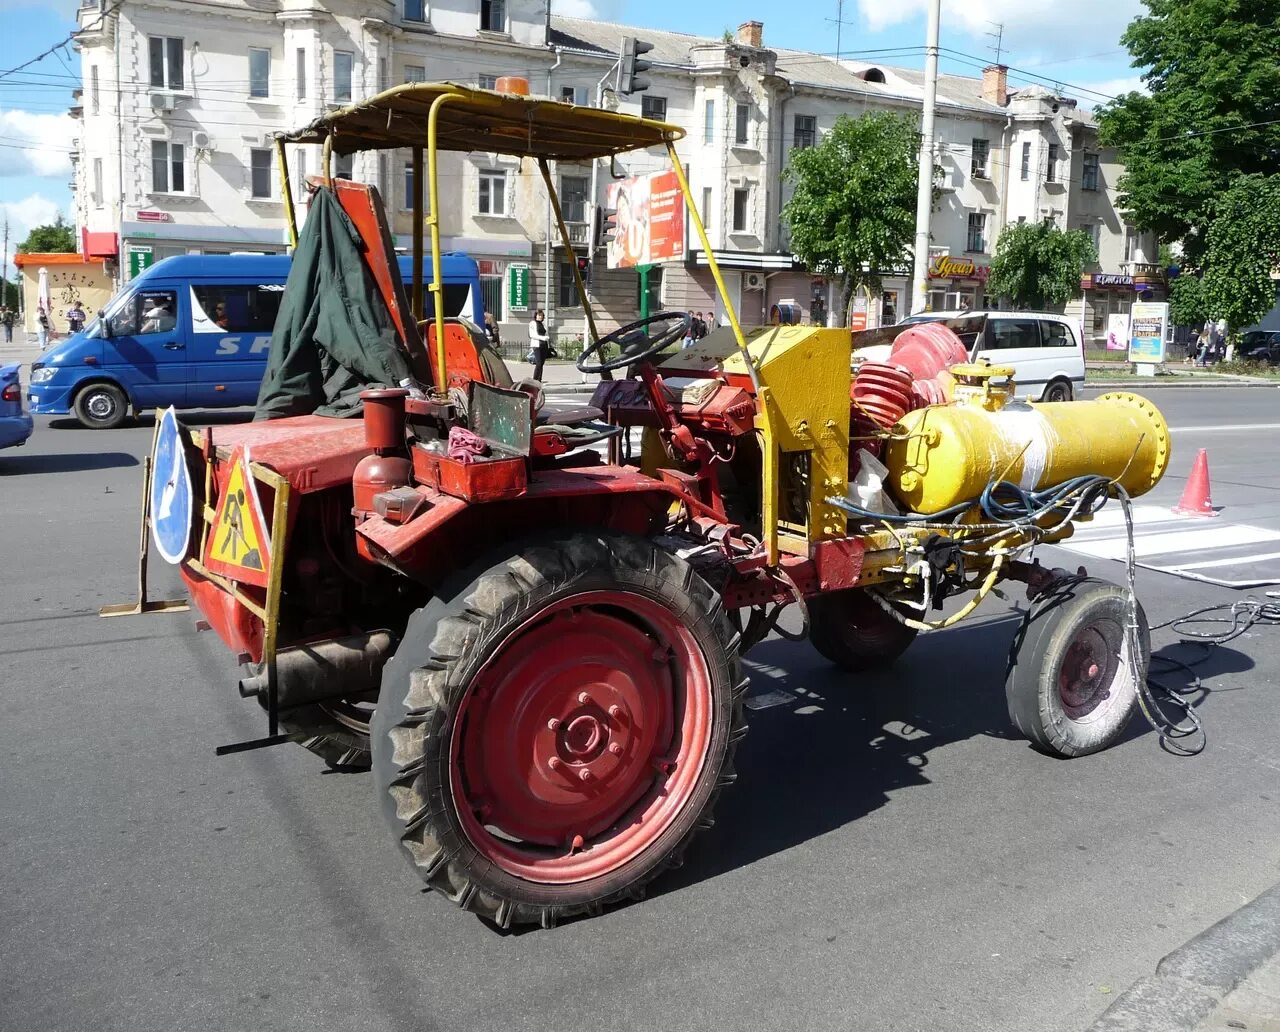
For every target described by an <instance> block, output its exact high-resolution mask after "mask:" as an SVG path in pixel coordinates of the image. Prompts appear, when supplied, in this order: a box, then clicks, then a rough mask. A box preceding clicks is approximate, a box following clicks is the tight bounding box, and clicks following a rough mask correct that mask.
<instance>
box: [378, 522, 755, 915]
mask: <svg viewBox="0 0 1280 1032" xmlns="http://www.w3.org/2000/svg"><path fill="white" fill-rule="evenodd" d="M586 592H606V593H609V595H610V596H614V597H615V598H616V596H617V595H618V594H619V593H621V594H623V595H625V596H627V598H628V599H630V600H631V603H630V605H631V606H634V607H635V609H636V611H639V610H642V609H645V608H646V607H648V610H647V611H649V612H659V611H661V612H662V613H663V614H667V615H669V617H670V618H671V619H673V620H677V621H679V626H680V628H681V632H680V633H681V634H682V636H683V645H682V647H684V648H685V649H686V655H694V658H695V659H697V660H698V662H699V666H698V671H697V674H698V677H697V680H698V683H699V684H700V685H702V688H700V689H698V693H699V698H700V699H705V700H709V703H710V705H709V707H707V712H709V716H708V717H707V719H706V720H705V723H704V725H703V726H704V727H705V728H706V730H705V731H704V732H703V734H702V738H701V741H702V742H704V743H705V745H704V746H703V747H702V748H701V751H700V753H699V756H700V759H699V762H698V763H697V764H684V765H682V766H681V770H685V771H692V772H693V773H687V774H686V775H685V778H686V780H685V781H684V782H683V785H684V787H683V788H682V789H681V793H680V796H679V798H680V799H681V801H680V802H679V803H678V804H670V803H666V802H656V800H665V799H667V798H668V794H667V793H668V787H667V786H669V785H672V784H674V783H675V779H676V778H677V776H678V773H677V772H674V767H671V768H668V767H667V766H666V765H664V764H662V763H660V762H659V763H657V764H656V765H654V764H653V762H652V761H642V762H641V763H640V764H639V765H631V761H630V757H629V756H628V758H627V759H624V760H622V761H619V769H622V768H623V767H624V766H625V767H626V769H628V770H629V771H630V772H631V774H630V775H628V776H631V777H641V778H643V777H644V776H645V775H644V774H639V775H637V774H636V772H637V771H642V772H643V771H649V772H651V773H649V774H648V775H647V777H648V778H649V779H650V780H651V781H652V785H650V786H648V787H646V788H645V789H644V792H645V795H644V796H642V797H640V798H644V799H650V800H654V801H655V802H652V803H650V804H647V805H654V806H667V807H671V809H669V810H668V811H667V812H668V813H669V815H670V816H668V817H667V818H666V819H665V820H666V822H665V823H658V822H655V826H654V828H653V831H652V833H651V834H652V838H651V839H649V840H645V844H644V845H643V846H642V847H640V846H638V847H637V849H636V851H635V852H634V853H632V854H627V855H626V856H625V857H624V858H623V859H620V860H619V861H618V862H617V863H616V864H615V866H612V867H609V868H608V869H606V870H603V871H602V872H600V873H597V874H592V875H590V876H587V877H581V878H576V879H575V880H572V881H567V882H563V883H560V884H551V883H549V882H548V881H547V880H545V879H536V878H530V877H524V876H522V875H521V874H519V873H513V871H512V870H511V869H510V866H509V864H508V863H507V862H506V861H505V859H504V858H503V857H501V856H500V855H499V853H500V852H501V846H502V845H504V844H505V840H503V841H502V842H499V843H498V848H495V847H494V842H493V839H492V838H488V839H486V838H485V836H487V835H488V831H489V826H490V825H491V824H495V825H497V821H496V819H495V818H493V817H492V811H491V809H490V808H489V807H484V808H483V809H481V808H478V807H474V806H473V808H474V813H470V814H468V817H469V818H470V820H471V821H472V827H473V828H475V827H476V826H478V825H479V824H481V823H482V819H484V818H488V819H486V820H483V823H484V825H485V827H484V828H482V829H480V831H479V833H475V834H473V833H469V832H468V830H467V827H466V823H465V819H464V818H463V817H462V816H460V806H459V801H460V800H459V797H460V796H461V797H463V798H462V799H461V802H462V803H464V804H466V802H467V799H468V798H473V797H474V796H475V795H476V793H477V792H478V793H479V794H481V795H484V794H485V793H486V792H487V791H488V790H489V789H490V788H491V787H492V786H493V785H494V784H496V782H490V783H488V784H482V785H481V786H480V787H479V788H478V789H477V788H476V787H475V785H473V784H471V783H470V782H467V781H466V780H465V779H466V778H467V777H468V775H467V774H465V773H464V771H466V770H467V769H468V767H467V765H468V764H475V763H477V762H478V761H477V759H476V756H477V754H478V752H479V750H477V751H476V752H474V753H472V754H471V755H470V756H468V754H467V753H466V750H465V749H460V748H457V747H456V746H457V743H458V742H459V741H463V740H465V741H474V739H471V738H469V737H468V736H469V735H473V734H477V735H478V734H481V733H484V732H482V731H481V730H479V729H489V728H493V729H499V728H503V727H508V726H512V727H514V726H515V725H514V723H513V724H511V725H508V724H506V723H499V722H496V721H497V718H496V717H495V718H493V722H490V723H488V724H486V723H485V721H484V717H485V716H486V715H487V713H488V711H489V710H490V709H492V710H495V711H499V709H500V703H499V700H500V699H501V698H503V692H504V691H507V689H506V688H505V687H504V686H505V685H507V684H519V683H521V682H519V681H517V680H516V679H511V680H509V681H506V682H501V681H500V682H499V683H498V686H497V687H496V688H495V687H494V686H493V685H494V680H495V675H494V674H493V671H494V670H495V669H502V668H503V667H504V665H505V664H508V663H513V662H516V661H517V659H518V657H523V656H528V655H530V654H541V653H538V652H537V650H534V652H530V651H529V649H528V648H522V647H521V646H528V645H529V644H530V639H531V637H532V636H537V635H547V634H549V633H551V632H550V631H549V630H548V628H551V627H552V625H553V623H555V625H556V626H563V625H562V624H559V623H556V621H557V620H558V619H560V617H561V616H563V615H567V616H568V619H569V625H568V626H569V628H570V630H569V631H565V632H563V633H571V631H572V626H573V621H574V620H577V619H580V616H578V615H575V614H581V613H583V612H586V613H587V619H588V620H595V619H597V618H598V617H597V616H596V614H597V613H601V612H603V610H604V609H606V608H608V610H609V614H608V619H610V620H618V621H620V624H619V625H620V626H621V625H622V622H625V621H626V620H629V619H635V620H636V621H637V626H636V630H635V631H628V632H627V633H629V634H634V633H639V634H642V635H645V636H647V637H648V638H649V639H650V640H652V641H654V642H655V646H656V651H655V649H654V648H650V652H649V654H650V656H651V658H650V663H652V664H654V667H655V669H657V670H663V669H664V664H665V671H666V673H665V674H659V675H657V676H659V677H665V678H667V679H668V680H669V683H670V684H671V685H672V694H673V696H678V695H679V693H680V692H681V691H683V692H684V693H685V696H684V697H685V698H688V697H690V696H691V693H692V692H693V691H694V690H695V689H693V688H691V687H690V685H691V684H693V683H694V680H695V678H694V677H693V676H691V675H690V676H684V675H685V670H686V668H685V667H684V666H682V665H680V663H679V661H678V660H677V659H673V658H672V657H673V656H676V655H678V653H677V652H675V651H671V652H666V651H665V642H663V641H662V639H661V638H658V637H656V636H655V635H654V634H653V633H652V632H651V631H649V630H646V626H645V625H644V624H643V621H642V620H641V618H639V617H631V616H630V615H629V612H628V609H624V608H622V607H621V606H619V605H618V603H617V602H616V601H614V602H612V603H610V602H608V601H604V602H601V601H598V600H599V599H607V596H604V595H596V596H594V598H595V599H596V600H597V601H596V602H594V604H592V603H583V604H576V605H577V606H580V607H576V605H575V603H574V601H573V600H575V599H576V598H577V597H579V596H582V595H583V594H584V593H586ZM548 613H550V614H555V615H552V616H547V615H546V614H548ZM663 618H664V619H666V618H667V617H666V616H664V617H663ZM544 640H545V639H544ZM512 643H515V644H514V645H512ZM508 645H512V647H511V648H507V646H508ZM547 655H548V660H550V658H551V655H552V653H550V652H548V653H547ZM562 655H564V654H562ZM664 656H665V658H664ZM572 675H573V676H572V677H571V678H570V679H569V680H570V682H571V683H574V684H590V683H591V682H585V681H577V680H574V678H576V677H577V675H578V670H577V669H573V670H572ZM473 685H476V686H477V687H476V689H475V692H474V694H473V692H472V689H473ZM707 686H709V691H707ZM746 686H747V682H746V681H745V679H744V678H743V677H742V673H741V668H740V665H739V660H738V637H737V635H736V634H735V633H734V631H733V628H732V627H731V625H730V623H729V620H728V618H727V616H726V614H725V611H724V609H723V608H722V606H721V602H720V598H719V596H718V595H717V593H716V592H715V591H714V590H713V589H712V588H711V587H710V586H709V585H708V584H707V583H706V582H705V581H703V580H702V578H701V577H699V576H698V575H697V573H695V572H694V570H693V568H692V567H691V566H689V565H688V564H687V563H685V562H684V561H683V560H680V559H678V558H676V557H674V556H672V555H670V554H668V553H666V552H664V551H662V550H661V549H659V548H657V547H656V546H655V545H654V544H653V543H652V542H650V541H647V540H644V539H641V538H636V537H629V536H623V535H620V534H613V533H608V532H589V531H588V532H579V533H562V534H556V535H548V536H546V537H542V538H538V539H535V540H532V541H529V542H527V543H524V544H522V545H517V546H514V547H511V548H509V549H507V550H505V551H503V552H499V553H495V555H494V557H493V558H492V559H491V560H490V561H488V562H485V563H483V564H479V565H477V566H476V567H473V568H472V569H471V570H470V571H468V572H464V573H463V574H461V575H459V576H458V577H457V578H455V580H454V582H453V583H452V585H449V586H446V588H445V589H444V590H443V591H442V592H441V594H440V595H439V596H438V597H437V598H435V599H434V600H433V601H432V602H430V603H429V604H428V605H426V606H424V607H423V608H422V609H420V610H418V611H417V612H416V613H414V614H413V616H412V617H410V619H409V623H408V627H407V629H406V632H405V635H404V637H403V639H402V641H401V645H400V648H399V650H398V651H397V652H396V654H395V656H393V657H392V659H391V661H390V662H389V663H388V664H387V666H386V668H385V669H384V671H383V679H382V694H381V697H380V699H379V702H378V707H377V710H376V711H375V714H374V719H373V723H372V746H373V771H374V778H375V781H376V782H377V785H378V788H379V791H380V793H381V797H382V802H383V809H384V812H385V813H386V816H387V819H388V820H389V821H390V823H391V826H392V830H393V833H394V834H395V837H396V839H397V841H398V842H399V843H400V845H401V847H402V848H403V850H404V852H405V854H406V856H407V857H408V858H409V861H410V862H411V863H412V864H413V865H414V867H415V868H416V869H417V871H418V873H419V875H420V876H421V877H422V879H423V880H424V881H425V882H426V884H427V886H428V887H429V888H431V889H433V890H435V891H437V892H440V893H441V894H443V895H444V896H446V897H448V898H449V899H451V900H452V901H453V902H455V903H457V904H458V905H459V906H461V907H462V908H463V909H465V910H470V911H472V912H474V913H476V914H478V915H480V916H481V917H483V918H485V919H487V920H489V921H492V922H494V923H495V924H497V925H499V926H501V927H504V928H505V927H509V926H511V925H515V924H540V925H542V926H543V927H550V926H551V925H553V924H555V923H556V921H557V920H559V919H561V918H564V917H568V916H571V915H574V914H579V913H590V914H596V913H599V912H600V911H601V910H602V909H603V908H604V907H605V906H607V905H609V904H611V903H614V902H616V901H618V900H621V899H624V898H636V899H638V898H640V897H641V896H642V895H643V887H644V886H645V884H647V883H648V882H649V881H651V880H652V879H653V878H656V877H657V876H658V875H659V874H661V873H662V872H663V871H664V870H666V869H667V868H669V867H673V866H677V865H678V864H679V862H680V860H681V858H682V855H683V852H684V850H685V848H686V846H687V845H688V842H689V839H690V838H691V837H692V835H693V834H694V833H695V832H696V831H697V830H698V829H699V828H701V827H708V826H710V824H711V823H712V818H711V811H712V808H713V806H714V803H715V800H716V797H717V795H718V794H719V790H720V788H721V787H722V786H724V785H727V784H729V783H730V782H732V781H733V780H734V778H735V775H734V773H733V762H732V761H733V752H734V749H735V747H736V744H737V742H738V741H739V740H740V739H741V737H742V736H743V734H745V732H746V727H745V725H744V724H743V720H742V696H743V694H744V693H745V691H746ZM515 690H516V691H518V692H519V691H526V692H528V693H529V694H527V695H525V696H522V697H521V704H522V705H523V704H524V699H525V698H532V694H531V693H532V691H533V689H531V688H530V689H525V688H523V687H521V688H519V689H515ZM574 690H575V691H576V688H575V689H574ZM592 690H593V691H595V690H596V689H595V688H593V689H592ZM482 693H483V694H482ZM578 701H580V702H584V704H585V703H586V702H588V701H590V700H588V699H586V696H585V693H584V695H582V696H579V697H578ZM688 705H689V704H688V703H685V706H686V708H685V710H684V711H683V712H684V713H685V714H686V717H685V718H684V719H683V720H676V721H674V722H673V728H674V727H683V726H684V723H685V721H687V719H688V718H687V714H688V713H689V712H691V711H690V710H689V709H688ZM528 708H529V709H530V710H532V709H533V706H532V705H531V704H530V705H529V707H528ZM477 711H478V712H477ZM539 713H540V711H539ZM460 714H461V715H462V716H461V717H460ZM611 716H612V711H611ZM624 719H626V718H624ZM566 722H569V718H568V717H567V716H566ZM619 723H621V722H619ZM548 724H550V722H548ZM529 726H530V727H541V725H539V724H536V722H535V723H534V724H530V725H529ZM538 733H539V734H540V732H538ZM558 733H559V732H557V734H558ZM668 733H669V734H671V736H672V737H671V739H670V740H671V741H673V742H675V743H677V745H678V746H680V747H683V743H684V742H686V741H687V740H688V738H687V735H686V734H685V733H683V732H675V731H669V732H668ZM619 734H621V732H619ZM532 738H533V736H532V735H531V736H530V740H532ZM511 740H512V742H513V753H512V755H516V752H515V751H514V750H518V749H522V748H524V746H525V745H526V742H525V741H524V740H523V739H517V738H516V737H515V735H514V732H513V733H512V737H511ZM613 748H614V746H613V743H612V742H611V743H610V745H609V749H610V750H611V751H612V750H613ZM630 748H631V747H630V745H628V746H627V751H628V753H629V751H630ZM529 749H530V756H531V757H532V756H533V755H534V753H533V747H532V745H531V744H530V746H529ZM621 749H622V747H621V746H619V750H621ZM520 755H521V756H522V755H523V753H520ZM636 755H640V753H639V750H637V753H636ZM682 755H683V754H682ZM646 764H648V765H646ZM455 765H456V771H455ZM513 766H517V764H514V763H513ZM548 766H550V761H549V762H548ZM529 769H530V770H531V771H532V769H533V765H532V764H531V765H530V768H529ZM659 769H660V770H661V773H659V774H656V775H655V774H654V773H652V771H655V770H659ZM529 776H530V777H532V773H530V775H529ZM455 777H456V779H457V783H458V786H459V787H458V789H457V790H455V781H454V779H455ZM663 779H668V780H667V781H665V782H664V781H663ZM583 780H584V781H586V779H585V778H584V779H583ZM641 784H643V781H642V782H641ZM603 787H605V786H604V785H603V784H602V788H603ZM468 789H471V792H472V795H471V797H468V796H467V791H468ZM586 791H587V790H586V789H584V790H583V792H584V793H585V792H586ZM497 792H498V790H496V789H495V790H494V792H493V793H490V795H493V794H497ZM496 805H498V806H501V805H502V804H501V803H498V804H496ZM629 805H630V804H629ZM639 805H640V804H639V803H635V804H634V805H633V808H632V810H630V811H625V810H619V811H617V812H615V811H613V810H609V811H607V812H606V813H605V814H604V817H605V818H606V820H607V821H608V822H611V823H608V826H607V827H603V828H602V830H601V831H598V832H592V836H593V839H592V842H591V845H590V846H588V847H586V849H585V850H583V852H582V853H581V854H580V855H581V856H583V857H587V856H588V854H589V853H590V850H592V849H596V848H597V842H596V838H597V837H598V838H600V839H601V840H602V842H601V844H600V848H601V849H604V848H605V847H606V846H609V845H610V843H611V841H613V840H610V839H609V838H608V837H609V836H614V837H615V839H614V840H616V839H617V838H619V837H624V836H626V835H627V834H629V833H630V832H629V829H632V828H634V827H635V826H636V822H635V820H634V818H633V817H628V814H634V813H635V812H636V810H635V806H639ZM624 818H627V819H625V820H624ZM497 826H498V827H499V828H501V825H497ZM502 831H503V832H505V829H502ZM473 838H475V839H481V840H482V841H481V842H480V844H479V845H477V842H476V841H473ZM524 845H525V844H524V843H520V844H519V847H520V848H524ZM532 848H542V849H548V850H549V849H550V847H547V846H545V845H544V846H540V847H532ZM582 848H583V847H582V839H580V838H577V837H575V839H574V843H573V845H572V846H571V847H568V850H567V853H566V852H565V851H564V850H556V852H557V853H562V854H564V855H563V856H556V857H551V858H550V862H553V863H564V862H573V861H574V858H575V856H578V855H579V854H578V853H577V850H580V849H582ZM486 850H488V851H489V853H488V855H485V851H486ZM595 855H596V856H600V855H601V854H595Z"/></svg>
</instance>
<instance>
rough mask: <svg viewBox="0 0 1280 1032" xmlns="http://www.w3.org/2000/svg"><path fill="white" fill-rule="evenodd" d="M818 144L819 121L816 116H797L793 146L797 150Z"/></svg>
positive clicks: (792, 139)
mask: <svg viewBox="0 0 1280 1032" xmlns="http://www.w3.org/2000/svg"><path fill="white" fill-rule="evenodd" d="M817 142H818V119H817V116H816V115H796V121H795V128H794V132H793V134H792V138H791V146H793V147H795V148H796V150H803V149H804V148H805V147H812V146H813V145H814V144H815V143H817Z"/></svg>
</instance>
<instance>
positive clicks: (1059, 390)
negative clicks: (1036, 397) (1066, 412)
mask: <svg viewBox="0 0 1280 1032" xmlns="http://www.w3.org/2000/svg"><path fill="white" fill-rule="evenodd" d="M1071 398H1072V393H1071V384H1069V383H1068V382H1067V381H1066V380H1054V381H1053V383H1051V384H1049V386H1048V387H1046V388H1045V389H1044V397H1042V398H1041V399H1040V400H1041V401H1070V400H1071Z"/></svg>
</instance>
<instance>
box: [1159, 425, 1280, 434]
mask: <svg viewBox="0 0 1280 1032" xmlns="http://www.w3.org/2000/svg"><path fill="white" fill-rule="evenodd" d="M1220 430H1280V423H1220V424H1218V425H1216V426H1171V427H1169V433H1171V434H1190V433H1198V432H1200V431H1205V432H1208V433H1213V432H1216V431H1220Z"/></svg>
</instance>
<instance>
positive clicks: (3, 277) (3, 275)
mask: <svg viewBox="0 0 1280 1032" xmlns="http://www.w3.org/2000/svg"><path fill="white" fill-rule="evenodd" d="M0 284H3V286H0V290H3V291H4V297H3V298H0V305H7V304H8V303H9V216H8V214H7V213H6V214H5V217H4V271H3V272H0Z"/></svg>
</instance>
